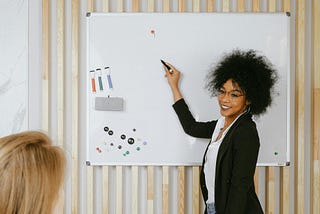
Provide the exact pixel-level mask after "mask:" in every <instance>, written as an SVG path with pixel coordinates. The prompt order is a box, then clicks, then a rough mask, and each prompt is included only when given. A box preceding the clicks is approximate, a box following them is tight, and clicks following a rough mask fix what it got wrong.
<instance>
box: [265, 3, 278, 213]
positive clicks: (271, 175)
mask: <svg viewBox="0 0 320 214" xmlns="http://www.w3.org/2000/svg"><path fill="white" fill-rule="evenodd" d="M276 3H277V2H276V0H269V1H268V12H269V13H275V12H276V6H277V5H276ZM265 197H266V208H265V211H266V213H267V214H269V213H270V214H271V213H274V212H275V168H274V167H273V166H267V167H266V194H265Z"/></svg>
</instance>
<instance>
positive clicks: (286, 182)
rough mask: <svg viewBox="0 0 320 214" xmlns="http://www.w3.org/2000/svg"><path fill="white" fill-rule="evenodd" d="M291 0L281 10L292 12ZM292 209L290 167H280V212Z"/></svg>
mask: <svg viewBox="0 0 320 214" xmlns="http://www.w3.org/2000/svg"><path fill="white" fill-rule="evenodd" d="M290 6H291V5H290V0H283V1H282V6H281V11H282V12H290V11H291V10H290ZM289 211H290V168H289V166H284V167H280V214H286V213H289Z"/></svg>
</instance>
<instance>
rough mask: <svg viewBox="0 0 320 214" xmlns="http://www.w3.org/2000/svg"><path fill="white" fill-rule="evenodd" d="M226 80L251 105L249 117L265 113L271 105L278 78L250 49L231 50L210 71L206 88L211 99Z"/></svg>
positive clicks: (263, 60)
mask: <svg viewBox="0 0 320 214" xmlns="http://www.w3.org/2000/svg"><path fill="white" fill-rule="evenodd" d="M229 79H231V80H232V81H234V82H235V83H237V84H238V86H239V87H240V88H241V90H242V91H243V92H244V93H245V95H246V98H247V100H249V101H250V102H251V104H250V113H251V114H253V115H259V114H263V113H265V112H266V110H267V107H268V106H270V105H271V103H272V96H271V95H272V93H273V91H274V90H273V88H274V85H275V83H276V82H277V80H278V75H277V72H276V70H275V69H274V68H273V65H272V64H271V62H270V61H269V60H268V59H267V58H266V57H265V56H259V55H258V54H257V53H256V51H254V50H248V51H241V50H238V49H236V50H234V51H232V52H231V53H229V54H227V55H225V56H224V57H223V58H222V59H221V60H220V61H219V62H218V64H217V65H216V66H214V67H212V68H211V69H210V71H209V73H208V75H207V84H206V88H207V89H208V90H209V91H210V93H211V95H212V96H217V94H218V91H219V90H220V88H221V87H222V86H223V84H224V83H225V82H226V81H228V80H229Z"/></svg>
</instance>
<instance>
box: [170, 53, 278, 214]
mask: <svg viewBox="0 0 320 214" xmlns="http://www.w3.org/2000/svg"><path fill="white" fill-rule="evenodd" d="M169 66H170V68H171V69H170V70H169V69H168V68H166V67H165V66H164V69H165V70H166V77H167V79H168V83H169V85H170V88H171V91H172V94H173V98H174V104H173V108H174V110H175V112H176V114H177V115H178V118H179V120H180V123H181V125H182V127H183V129H184V131H185V132H186V133H187V134H189V135H191V136H193V137H199V138H208V139H211V141H210V143H209V144H208V146H207V148H206V151H205V154H204V158H203V163H202V169H201V174H200V182H201V190H202V194H203V198H204V200H205V203H206V210H205V213H208V214H214V213H217V214H242V213H243V214H259V213H263V211H262V208H261V205H260V202H259V200H258V197H257V195H256V193H255V189H254V180H253V177H254V172H255V167H256V163H257V157H258V152H259V146H260V142H259V136H258V133H257V129H256V125H255V123H254V121H253V120H252V115H260V114H262V113H264V112H265V111H266V109H267V107H268V106H270V105H271V101H272V97H271V94H272V90H273V86H274V84H275V82H276V81H277V75H276V72H275V70H274V69H273V67H272V65H271V64H270V63H269V62H268V60H267V59H266V58H265V57H263V56H258V55H257V54H256V52H255V51H253V50H250V51H247V52H245V51H240V50H235V51H233V52H232V53H230V54H228V55H226V56H225V57H224V58H223V59H222V60H221V61H220V62H219V63H218V65H217V66H216V67H214V68H213V69H211V70H210V72H209V73H208V83H207V88H208V89H209V91H210V92H211V93H212V95H213V96H217V98H218V102H219V107H220V114H221V117H220V118H219V119H218V120H213V121H210V122H198V121H195V119H194V117H193V116H192V114H191V112H190V111H189V108H188V106H187V104H186V103H185V101H184V99H183V97H182V94H181V92H180V89H179V78H180V72H179V71H178V70H177V69H176V68H174V66H172V65H170V64H169Z"/></svg>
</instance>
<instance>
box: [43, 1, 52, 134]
mask: <svg viewBox="0 0 320 214" xmlns="http://www.w3.org/2000/svg"><path fill="white" fill-rule="evenodd" d="M49 64H50V8H49V1H48V0H42V115H41V116H42V124H41V126H42V130H43V131H46V132H49V106H50V105H49V97H50V92H49V77H50V74H49V73H50V69H49V67H50V66H49Z"/></svg>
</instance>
